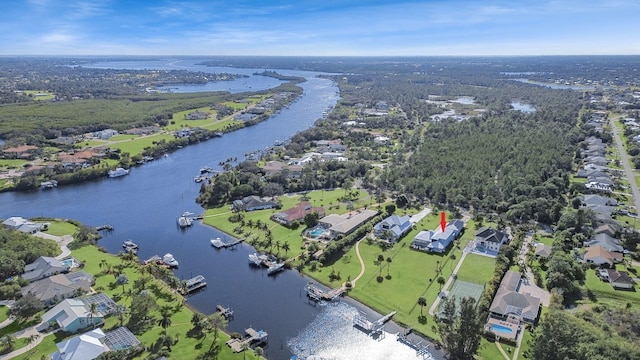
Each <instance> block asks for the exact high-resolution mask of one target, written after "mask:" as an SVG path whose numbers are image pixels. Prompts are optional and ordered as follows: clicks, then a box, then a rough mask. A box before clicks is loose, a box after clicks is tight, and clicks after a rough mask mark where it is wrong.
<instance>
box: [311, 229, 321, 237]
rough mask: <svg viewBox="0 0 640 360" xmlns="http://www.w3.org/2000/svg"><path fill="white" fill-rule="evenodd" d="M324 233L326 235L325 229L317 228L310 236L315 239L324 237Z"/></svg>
mask: <svg viewBox="0 0 640 360" xmlns="http://www.w3.org/2000/svg"><path fill="white" fill-rule="evenodd" d="M323 233H324V229H320V228H317V229H313V230H312V231H311V232H310V233H309V235H310V236H313V237H320V235H322V234H323Z"/></svg>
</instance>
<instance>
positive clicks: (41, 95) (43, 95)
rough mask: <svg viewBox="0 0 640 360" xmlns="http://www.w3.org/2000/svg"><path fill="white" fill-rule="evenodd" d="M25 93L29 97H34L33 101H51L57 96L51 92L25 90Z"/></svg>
mask: <svg viewBox="0 0 640 360" xmlns="http://www.w3.org/2000/svg"><path fill="white" fill-rule="evenodd" d="M24 93H25V94H27V95H32V96H33V100H36V101H43V100H51V99H53V98H54V97H55V94H54V93H52V92H51V91H44V90H24Z"/></svg>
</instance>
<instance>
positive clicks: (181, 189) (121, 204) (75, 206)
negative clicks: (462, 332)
mask: <svg viewBox="0 0 640 360" xmlns="http://www.w3.org/2000/svg"><path fill="white" fill-rule="evenodd" d="M196 64H197V62H196V61H189V60H173V61H172V60H166V61H128V62H104V63H97V64H94V65H92V67H97V68H128V69H158V70H162V69H188V70H195V71H203V72H218V73H219V72H225V73H236V74H244V75H248V76H249V77H248V78H239V79H236V80H233V81H226V82H217V83H211V84H207V85H201V86H184V87H182V86H172V88H171V90H172V91H175V92H182V91H189V92H193V91H216V90H221V91H230V92H242V91H256V90H262V89H268V88H272V87H275V86H277V85H278V84H280V83H281V82H280V81H279V80H276V79H273V78H269V77H264V76H255V75H253V73H254V72H256V71H262V70H261V69H260V70H258V69H238V68H219V67H205V66H201V65H196ZM278 72H280V73H283V74H286V75H296V76H303V77H305V78H306V79H307V81H306V82H304V83H302V84H300V86H301V87H302V88H303V89H304V93H303V95H302V96H301V97H300V98H299V100H297V101H296V102H294V103H292V104H291V105H290V106H289V107H288V108H284V109H282V110H281V111H280V112H279V113H278V114H277V115H275V116H273V117H272V118H270V119H269V120H267V121H264V122H262V123H260V124H258V125H255V126H253V127H249V128H245V129H241V130H238V131H235V132H233V133H228V134H225V135H224V136H222V137H219V138H213V139H211V140H208V141H206V142H203V143H200V144H196V145H192V146H188V147H185V148H183V149H180V150H178V151H176V152H173V153H171V154H169V155H168V156H167V157H164V158H162V159H159V160H155V161H152V162H150V163H147V164H145V165H143V166H141V167H136V168H134V169H132V171H131V173H130V175H128V176H124V177H120V178H115V179H108V178H105V179H102V180H98V181H91V182H86V183H82V184H76V185H72V186H63V187H58V188H56V189H53V190H51V191H33V192H28V193H17V192H10V193H3V194H0V218H8V217H10V216H23V217H36V216H46V217H58V218H68V219H75V220H78V221H81V222H82V223H84V224H87V225H91V226H97V225H101V224H111V225H113V226H114V228H115V231H113V232H111V233H108V234H105V236H104V237H103V238H102V239H101V240H100V245H101V246H103V247H104V248H106V249H107V250H108V251H109V252H112V253H118V252H119V251H121V250H122V247H121V244H122V242H123V241H124V240H127V239H132V240H133V241H135V242H137V243H138V244H139V245H140V251H139V257H140V258H141V259H146V258H148V257H151V256H152V255H156V254H157V255H160V256H162V255H163V254H165V253H172V254H173V255H174V256H175V258H176V260H178V261H179V262H180V267H179V268H178V269H177V270H176V271H175V274H176V275H177V276H178V277H179V278H182V279H186V278H190V277H192V276H195V275H199V274H201V275H204V276H205V278H206V279H207V284H208V286H207V288H206V290H204V291H201V292H198V293H196V294H194V295H190V296H189V297H188V303H189V304H190V305H191V306H192V307H193V308H195V309H197V310H199V311H201V312H203V313H205V314H210V313H213V312H215V311H216V305H217V304H221V305H224V306H230V307H232V308H233V309H234V311H235V318H234V319H233V320H232V321H230V322H229V329H230V330H231V331H236V332H240V333H243V332H244V329H245V328H247V327H249V326H251V327H253V328H255V329H256V330H259V329H262V330H265V331H267V332H268V333H269V343H268V345H266V346H265V350H266V355H267V356H268V358H269V359H289V358H291V356H292V355H293V354H294V352H295V354H296V355H299V356H300V358H304V357H309V356H311V355H315V357H316V358H322V359H334V360H338V359H345V360H347V359H398V360H400V359H402V360H405V359H408V360H412V359H419V357H417V356H416V355H415V351H407V349H409V348H408V347H407V346H404V345H401V344H400V343H399V342H397V341H395V337H393V341H389V340H386V343H385V346H382V347H380V346H374V344H378V345H379V344H380V341H377V340H373V339H371V338H370V337H367V336H360V335H364V334H362V333H360V334H356V335H354V334H353V333H352V330H350V329H353V328H352V327H351V326H350V325H351V322H350V319H351V316H352V315H350V314H351V312H353V311H355V310H354V308H353V307H351V305H344V304H343V306H346V308H344V307H337V308H336V307H334V306H317V305H313V304H312V303H309V301H308V300H307V298H306V295H305V293H304V291H303V288H304V286H305V285H306V284H307V282H308V281H309V278H307V277H304V276H302V275H301V274H299V273H298V272H297V271H292V270H289V271H285V272H282V273H280V274H278V275H277V276H275V277H270V276H267V273H266V271H265V270H263V269H255V268H252V267H250V266H249V264H248V260H247V256H248V255H249V254H250V253H252V252H253V251H254V249H253V248H252V247H250V246H249V245H246V244H243V245H241V246H238V247H236V248H235V249H234V250H228V249H227V250H215V249H214V248H213V247H212V246H211V245H210V242H209V240H210V239H211V238H215V237H221V238H223V239H228V236H227V235H225V234H223V233H221V232H219V231H217V230H216V229H213V228H211V227H209V226H205V225H201V224H199V223H198V224H196V225H195V226H192V227H190V228H188V229H186V230H181V229H180V228H178V227H177V225H176V218H177V217H178V216H179V215H180V214H181V213H183V212H184V211H191V212H194V213H201V212H202V211H203V209H202V208H201V207H200V206H199V205H198V204H196V202H195V198H196V197H197V196H198V190H199V188H200V185H199V184H196V183H195V182H194V181H193V179H194V176H196V175H198V174H199V169H200V168H201V167H203V166H211V167H213V168H216V169H219V166H218V165H217V164H218V163H219V162H220V161H224V160H226V159H229V158H233V157H236V158H238V159H244V155H245V154H246V153H249V152H251V151H254V150H258V149H264V148H265V147H268V146H272V145H273V144H274V142H275V141H276V140H284V139H287V138H289V137H291V136H292V135H294V134H295V133H296V132H299V131H302V130H305V129H307V128H309V127H311V126H312V125H313V124H314V122H315V121H316V120H317V119H319V118H321V117H322V113H323V112H324V111H325V110H327V109H329V108H330V107H332V106H333V105H335V103H336V102H337V100H338V98H339V94H338V88H337V86H336V84H335V83H333V82H332V81H330V80H327V79H321V78H318V77H316V75H318V73H312V72H302V71H293V70H278ZM347 302H351V301H347ZM345 303H346V302H345ZM352 304H353V303H352ZM353 305H354V306H357V304H353ZM371 316H375V315H374V314H371ZM338 325H340V326H341V327H340V328H341V329H344V331H341V332H336V331H335V329H336V328H337V326H338ZM345 326H346V328H345ZM389 326H392V325H389ZM329 327H330V328H329ZM390 331H391V330H390ZM389 338H391V336H389ZM347 349H352V350H351V351H348V350H347ZM393 353H396V354H398V355H395V356H392V355H390V354H393ZM356 354H357V355H356ZM407 354H408V355H407ZM310 358H312V357H310Z"/></svg>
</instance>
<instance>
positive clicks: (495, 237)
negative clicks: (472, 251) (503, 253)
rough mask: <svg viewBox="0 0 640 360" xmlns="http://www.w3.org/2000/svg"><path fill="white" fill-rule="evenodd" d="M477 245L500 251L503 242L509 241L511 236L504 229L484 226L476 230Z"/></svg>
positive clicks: (475, 240)
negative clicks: (499, 229)
mask: <svg viewBox="0 0 640 360" xmlns="http://www.w3.org/2000/svg"><path fill="white" fill-rule="evenodd" d="M474 242H475V246H479V247H483V248H485V249H487V250H491V251H495V252H498V251H500V247H501V246H502V244H506V243H508V242H509V236H508V235H507V234H505V233H503V232H502V231H498V230H494V229H491V228H488V227H483V228H482V229H480V230H478V232H476V237H475V239H474Z"/></svg>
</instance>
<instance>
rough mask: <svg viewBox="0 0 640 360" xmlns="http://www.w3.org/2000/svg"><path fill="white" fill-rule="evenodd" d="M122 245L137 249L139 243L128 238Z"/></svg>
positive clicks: (126, 247)
mask: <svg viewBox="0 0 640 360" xmlns="http://www.w3.org/2000/svg"><path fill="white" fill-rule="evenodd" d="M122 247H123V248H125V249H137V248H138V244H136V243H134V242H133V241H131V240H126V241H125V242H123V243H122Z"/></svg>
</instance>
